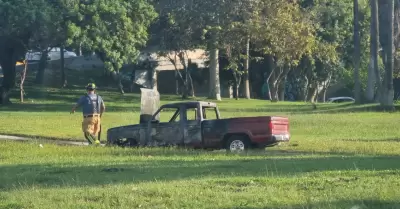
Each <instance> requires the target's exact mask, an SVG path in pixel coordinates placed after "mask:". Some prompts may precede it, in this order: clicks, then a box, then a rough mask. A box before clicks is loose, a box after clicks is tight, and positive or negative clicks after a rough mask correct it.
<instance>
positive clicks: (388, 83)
mask: <svg viewBox="0 0 400 209" xmlns="http://www.w3.org/2000/svg"><path fill="white" fill-rule="evenodd" d="M387 15H388V23H387V25H388V34H387V40H388V44H387V51H386V54H387V55H386V64H385V79H384V80H385V82H384V83H385V85H384V87H383V89H384V95H382V96H383V98H384V99H383V100H382V103H381V105H382V106H384V107H387V108H389V109H392V108H393V97H394V89H393V19H394V0H391V1H389V5H388V13H387Z"/></svg>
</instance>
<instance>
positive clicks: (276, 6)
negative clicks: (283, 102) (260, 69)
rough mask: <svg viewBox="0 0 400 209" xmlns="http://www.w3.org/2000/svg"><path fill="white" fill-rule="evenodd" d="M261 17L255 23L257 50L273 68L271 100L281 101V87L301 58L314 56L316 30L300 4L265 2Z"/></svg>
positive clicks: (254, 35) (274, 0)
mask: <svg viewBox="0 0 400 209" xmlns="http://www.w3.org/2000/svg"><path fill="white" fill-rule="evenodd" d="M258 8H259V9H260V10H259V11H258V13H259V15H258V18H255V19H254V20H253V21H252V25H253V28H252V31H251V33H252V34H253V37H254V41H255V43H256V45H257V46H259V47H258V49H257V50H259V51H261V52H263V53H264V54H265V55H267V61H268V63H269V65H270V69H271V71H270V73H269V76H268V79H267V80H268V83H269V85H270V89H271V97H272V98H271V100H272V101H278V95H279V91H284V88H280V87H282V86H284V85H282V83H283V81H284V80H285V78H286V76H287V75H288V73H289V72H290V71H291V70H292V69H294V68H295V67H296V66H297V65H298V64H299V61H300V60H301V58H302V57H303V56H304V55H306V54H311V53H312V50H313V48H314V47H315V28H314V27H313V23H312V22H311V21H310V17H308V16H307V15H306V13H304V12H303V11H302V10H301V8H300V7H299V5H298V4H297V3H290V2H286V1H279V0H273V1H263V2H262V3H261V4H260V5H259V6H258Z"/></svg>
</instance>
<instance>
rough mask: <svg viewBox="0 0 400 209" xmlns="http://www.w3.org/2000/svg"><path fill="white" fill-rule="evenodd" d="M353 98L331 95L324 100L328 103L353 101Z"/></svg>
mask: <svg viewBox="0 0 400 209" xmlns="http://www.w3.org/2000/svg"><path fill="white" fill-rule="evenodd" d="M354 101H355V99H354V98H352V97H332V98H329V99H328V100H327V101H326V102H329V103H341V102H354Z"/></svg>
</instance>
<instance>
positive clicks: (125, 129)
mask: <svg viewBox="0 0 400 209" xmlns="http://www.w3.org/2000/svg"><path fill="white" fill-rule="evenodd" d="M144 129H145V127H144V126H142V125H132V126H121V127H116V128H112V129H109V130H108V131H107V141H108V142H109V143H113V142H115V141H117V140H120V139H128V138H131V139H136V140H138V141H139V140H141V138H142V137H141V135H142V132H143V131H144Z"/></svg>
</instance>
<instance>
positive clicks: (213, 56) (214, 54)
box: [208, 46, 221, 101]
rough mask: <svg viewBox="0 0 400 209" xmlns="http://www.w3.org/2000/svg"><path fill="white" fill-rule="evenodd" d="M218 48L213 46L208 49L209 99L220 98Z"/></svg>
mask: <svg viewBox="0 0 400 209" xmlns="http://www.w3.org/2000/svg"><path fill="white" fill-rule="evenodd" d="M218 54H219V50H218V49H217V48H216V46H215V48H213V49H211V50H210V89H209V92H210V93H209V95H208V96H209V99H215V100H218V101H220V100H221V89H220V81H219V62H218Z"/></svg>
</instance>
